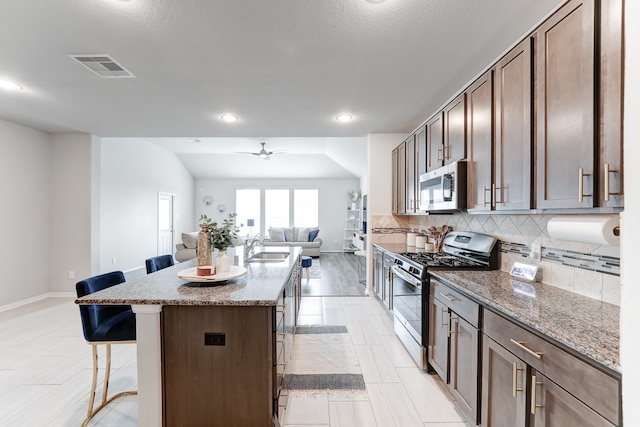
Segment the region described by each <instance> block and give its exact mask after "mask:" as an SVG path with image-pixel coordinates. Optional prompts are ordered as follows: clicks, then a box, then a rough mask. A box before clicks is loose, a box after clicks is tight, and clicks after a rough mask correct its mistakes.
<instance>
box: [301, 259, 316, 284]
mask: <svg viewBox="0 0 640 427" xmlns="http://www.w3.org/2000/svg"><path fill="white" fill-rule="evenodd" d="M300 259H301V260H302V268H304V269H305V271H306V272H307V280H309V268H310V267H311V265H312V264H313V261H312V259H311V257H310V256H303V257H301V258H300Z"/></svg>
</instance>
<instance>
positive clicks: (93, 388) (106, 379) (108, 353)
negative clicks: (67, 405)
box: [82, 341, 138, 427]
mask: <svg viewBox="0 0 640 427" xmlns="http://www.w3.org/2000/svg"><path fill="white" fill-rule="evenodd" d="M114 343H115V344H135V341H116V342H114ZM89 344H90V345H91V355H92V359H93V379H92V381H91V391H90V392H89V408H88V409H87V418H85V420H84V421H83V422H82V427H85V426H86V425H87V423H88V422H89V421H90V420H91V418H93V417H94V416H95V415H96V414H97V413H98V412H100V410H101V409H102V408H104V407H105V406H107V405H108V404H109V403H111V402H112V401H113V400H115V399H118V398H120V397H124V396H133V395H136V394H138V392H137V391H135V390H132V391H123V392H120V393H118V394H115V395H113V396H111V397H109V398H107V396H108V392H109V378H110V376H111V342H101V343H89ZM100 344H104V345H105V372H104V384H103V388H102V401H101V403H100V406H98V407H97V408H95V409H94V404H95V400H96V388H97V385H98V365H99V363H98V362H99V361H98V345H100Z"/></svg>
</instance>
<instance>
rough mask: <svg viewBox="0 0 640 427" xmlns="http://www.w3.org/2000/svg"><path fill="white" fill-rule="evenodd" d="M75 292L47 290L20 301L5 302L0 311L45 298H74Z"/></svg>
mask: <svg viewBox="0 0 640 427" xmlns="http://www.w3.org/2000/svg"><path fill="white" fill-rule="evenodd" d="M75 297H76V294H74V293H73V292H47V293H46V294H42V295H37V296H35V297H31V298H25V299H22V300H20V301H16V302H12V303H11V304H5V305H1V306H0V313H2V312H4V311H9V310H13V309H15V308H19V307H23V306H25V305H28V304H33V303H34V302H38V301H42V300H43V299H47V298H75Z"/></svg>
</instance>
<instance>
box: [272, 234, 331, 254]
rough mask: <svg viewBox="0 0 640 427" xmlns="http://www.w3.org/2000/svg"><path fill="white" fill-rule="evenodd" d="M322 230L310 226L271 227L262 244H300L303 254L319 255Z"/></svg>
mask: <svg viewBox="0 0 640 427" xmlns="http://www.w3.org/2000/svg"><path fill="white" fill-rule="evenodd" d="M319 233H320V230H319V229H317V228H308V227H283V228H276V227H269V232H268V236H267V237H265V239H264V240H263V241H262V246H300V247H302V255H304V256H311V257H319V256H320V246H322V239H321V238H320V237H318V234H319Z"/></svg>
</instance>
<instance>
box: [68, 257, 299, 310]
mask: <svg viewBox="0 0 640 427" xmlns="http://www.w3.org/2000/svg"><path fill="white" fill-rule="evenodd" d="M301 251H302V249H301V248H300V247H289V246H287V247H278V246H271V247H268V248H266V247H265V248H263V247H257V248H256V251H255V252H256V253H257V252H289V254H290V255H289V256H288V257H287V258H286V259H285V260H284V261H279V262H264V263H263V262H255V263H250V264H246V265H245V267H246V268H247V273H246V274H245V275H243V276H240V277H238V278H236V279H232V280H229V281H227V282H223V283H220V284H215V285H213V284H212V283H190V282H188V281H187V280H183V279H180V278H179V277H178V272H180V271H182V270H184V269H187V268H190V267H195V265H196V260H195V259H194V260H190V261H186V262H182V263H179V264H177V265H174V266H172V267H168V268H165V269H162V270H160V271H157V272H155V273H151V274H147V275H145V276H141V277H136V278H134V279H131V280H129V281H127V282H125V283H122V284H120V285H116V286H112V287H110V288H108V289H104V290H102V291H99V292H95V293H93V294H90V295H86V296H84V297H82V298H78V299H76V303H77V304H134V305H200V306H203V305H234V306H243V305H244V306H256V305H258V306H273V305H276V303H277V301H278V298H279V297H280V295H281V293H282V289H283V288H284V285H285V284H286V281H287V278H288V277H289V274H290V272H291V270H292V269H293V267H294V266H295V265H296V263H297V260H298V257H299V256H300V253H301ZM240 265H242V260H241V263H240ZM203 285H204V286H203ZM211 285H213V286H211Z"/></svg>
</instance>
